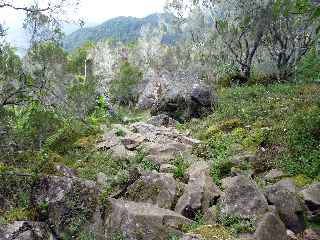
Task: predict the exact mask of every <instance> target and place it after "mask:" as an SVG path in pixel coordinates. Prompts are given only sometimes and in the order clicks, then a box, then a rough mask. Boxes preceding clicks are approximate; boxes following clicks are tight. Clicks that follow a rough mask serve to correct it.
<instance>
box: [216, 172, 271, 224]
mask: <svg viewBox="0 0 320 240" xmlns="http://www.w3.org/2000/svg"><path fill="white" fill-rule="evenodd" d="M220 204H221V213H222V214H223V215H226V216H230V215H233V216H238V217H243V218H255V217H257V216H259V215H262V214H264V213H265V212H266V211H267V210H268V203H267V200H266V198H265V197H264V195H263V193H262V192H261V191H260V190H259V188H258V186H257V185H256V183H255V182H253V181H252V180H250V179H249V178H247V177H245V176H237V177H233V178H231V179H229V181H228V182H227V183H226V186H225V192H224V195H223V196H222V198H221V202H220Z"/></svg>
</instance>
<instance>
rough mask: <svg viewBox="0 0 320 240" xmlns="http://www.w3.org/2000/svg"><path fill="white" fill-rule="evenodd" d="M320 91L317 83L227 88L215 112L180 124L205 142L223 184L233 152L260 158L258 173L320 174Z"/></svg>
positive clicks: (255, 168)
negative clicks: (222, 179)
mask: <svg viewBox="0 0 320 240" xmlns="http://www.w3.org/2000/svg"><path fill="white" fill-rule="evenodd" d="M319 93H320V86H319V85H318V84H315V83H310V84H309V83H306V84H272V85H268V86H263V85H256V86H243V87H236V88H228V89H222V90H220V92H219V95H220V104H219V106H218V107H217V109H216V111H215V113H213V114H212V115H210V116H208V117H207V118H205V119H201V120H193V121H191V122H189V123H186V124H185V125H183V126H180V128H181V129H190V130H191V131H192V133H193V135H194V136H195V137H198V138H200V139H203V140H205V142H206V145H205V146H201V149H206V151H202V153H203V152H206V154H205V156H206V158H207V159H209V160H211V161H212V163H213V167H212V175H213V178H214V180H215V181H216V182H218V183H219V181H220V180H221V178H223V177H225V176H227V175H228V174H229V173H230V169H231V167H232V166H233V164H232V163H231V162H230V160H231V158H232V156H235V155H238V154H241V153H243V152H248V151H249V152H253V153H256V154H257V155H258V156H259V160H258V161H256V162H255V163H254V165H253V166H251V167H252V168H253V169H254V170H255V171H256V172H261V171H265V170H268V169H271V168H275V167H281V168H282V169H283V170H285V172H287V173H289V174H290V175H299V174H303V175H305V176H308V177H311V178H318V177H319V172H320V162H319V148H318V146H319V134H318V132H319V126H320V124H319V119H320V118H319V104H320V97H319ZM194 152H197V149H195V150H194ZM247 167H248V166H245V165H244V166H243V168H244V169H245V168H247Z"/></svg>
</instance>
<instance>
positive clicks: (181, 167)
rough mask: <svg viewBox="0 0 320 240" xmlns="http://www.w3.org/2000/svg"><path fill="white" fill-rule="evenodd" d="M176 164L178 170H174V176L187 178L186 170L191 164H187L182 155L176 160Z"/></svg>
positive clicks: (182, 178) (181, 178)
mask: <svg viewBox="0 0 320 240" xmlns="http://www.w3.org/2000/svg"><path fill="white" fill-rule="evenodd" d="M174 165H175V166H176V170H175V172H174V177H175V178H177V179H180V180H185V178H186V172H187V169H188V167H189V164H187V163H186V162H185V161H184V159H183V157H182V156H178V157H177V158H176V160H175V162H174Z"/></svg>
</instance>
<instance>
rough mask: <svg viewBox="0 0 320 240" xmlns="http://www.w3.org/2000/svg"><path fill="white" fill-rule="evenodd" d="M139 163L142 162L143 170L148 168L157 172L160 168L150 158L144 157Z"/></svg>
mask: <svg viewBox="0 0 320 240" xmlns="http://www.w3.org/2000/svg"><path fill="white" fill-rule="evenodd" d="M141 164H142V167H143V169H144V170H149V171H153V170H155V171H157V172H159V170H160V166H159V165H158V164H156V163H154V162H152V161H151V160H148V159H145V158H144V159H143V160H142V161H141Z"/></svg>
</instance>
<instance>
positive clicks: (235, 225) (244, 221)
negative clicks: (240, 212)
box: [218, 215, 255, 234]
mask: <svg viewBox="0 0 320 240" xmlns="http://www.w3.org/2000/svg"><path fill="white" fill-rule="evenodd" d="M218 221H219V222H220V223H221V224H222V225H224V226H226V227H228V228H229V229H230V231H231V232H233V233H234V234H239V233H252V232H254V231H255V220H254V219H249V218H240V217H237V216H230V215H228V216H221V215H220V216H219V219H218Z"/></svg>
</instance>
